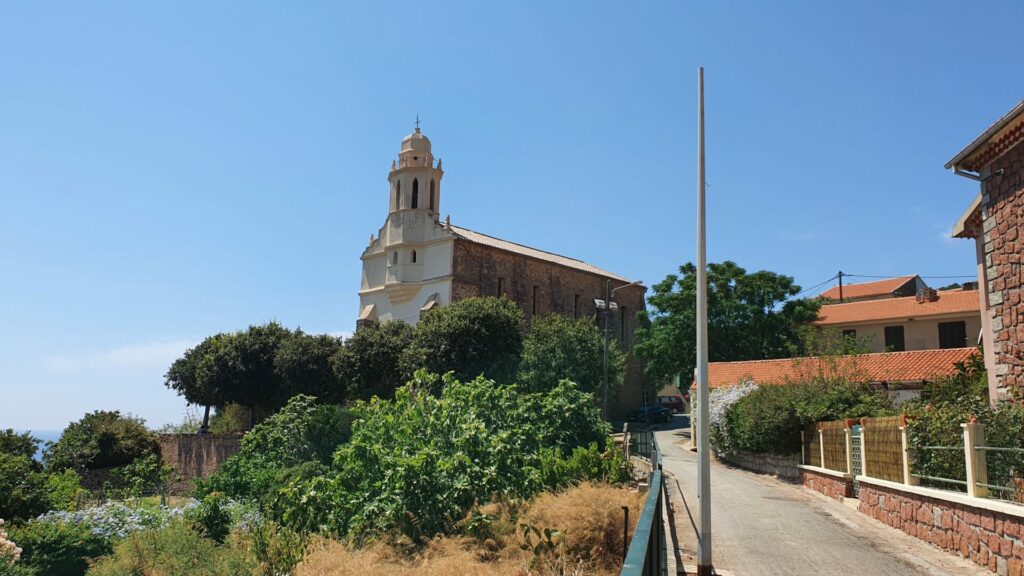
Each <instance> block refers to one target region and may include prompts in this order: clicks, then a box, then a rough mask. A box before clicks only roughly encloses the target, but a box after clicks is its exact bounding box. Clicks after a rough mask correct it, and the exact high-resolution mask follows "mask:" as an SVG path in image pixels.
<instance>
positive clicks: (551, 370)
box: [518, 314, 626, 394]
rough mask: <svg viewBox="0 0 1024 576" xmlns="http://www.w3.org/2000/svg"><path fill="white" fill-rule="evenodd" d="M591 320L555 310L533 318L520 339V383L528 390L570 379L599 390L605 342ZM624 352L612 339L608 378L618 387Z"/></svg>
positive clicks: (624, 362)
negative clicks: (565, 314)
mask: <svg viewBox="0 0 1024 576" xmlns="http://www.w3.org/2000/svg"><path fill="white" fill-rule="evenodd" d="M602 338H603V336H602V334H601V331H600V330H599V329H598V328H597V325H596V324H594V322H593V321H592V320H588V319H572V318H567V317H565V316H561V315H558V314H552V315H551V316H547V317H545V318H541V319H539V320H535V321H534V322H533V324H532V325H531V326H530V330H529V331H528V332H527V334H526V339H525V340H524V341H523V353H522V360H521V361H520V364H519V378H518V383H519V385H520V386H521V387H522V388H523V389H524V390H527V391H529V392H540V391H543V390H549V389H551V388H552V387H553V386H555V385H557V384H558V381H559V380H571V381H573V382H575V383H576V384H577V385H578V386H579V387H580V389H582V390H584V391H586V392H593V393H595V394H596V393H598V392H600V391H601V390H602V385H603V383H604V343H603V341H602ZM625 366H626V356H625V354H623V352H622V350H620V349H619V346H618V345H617V344H615V343H611V344H610V345H609V346H608V382H609V385H610V387H611V388H612V390H613V391H614V390H616V389H617V388H618V383H619V382H620V381H621V380H622V374H623V372H625Z"/></svg>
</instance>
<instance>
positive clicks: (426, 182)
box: [388, 117, 444, 222]
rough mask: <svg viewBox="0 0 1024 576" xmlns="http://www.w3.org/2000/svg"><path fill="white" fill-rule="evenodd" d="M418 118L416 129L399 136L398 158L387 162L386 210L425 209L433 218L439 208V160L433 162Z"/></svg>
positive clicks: (427, 141)
mask: <svg viewBox="0 0 1024 576" xmlns="http://www.w3.org/2000/svg"><path fill="white" fill-rule="evenodd" d="M419 123H420V121H419V118H418V117H417V119H416V129H415V130H413V133H412V134H409V135H408V136H406V137H405V138H403V139H402V150H401V151H400V152H399V153H398V162H397V163H396V162H394V161H392V162H391V173H390V174H388V182H389V183H390V184H391V203H390V206H391V208H390V210H389V212H398V211H399V210H426V211H428V212H429V213H430V214H431V215H432V217H433V219H434V221H435V222H437V221H438V214H439V213H440V212H441V178H442V177H443V176H444V170H442V169H441V161H440V160H438V161H437V165H436V166H435V165H434V155H433V153H431V151H430V139H429V138H427V137H426V136H424V135H423V133H422V132H420V126H419Z"/></svg>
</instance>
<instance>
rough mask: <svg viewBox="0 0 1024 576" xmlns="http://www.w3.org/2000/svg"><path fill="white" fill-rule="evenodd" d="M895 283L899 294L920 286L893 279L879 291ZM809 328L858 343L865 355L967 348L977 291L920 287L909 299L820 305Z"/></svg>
mask: <svg viewBox="0 0 1024 576" xmlns="http://www.w3.org/2000/svg"><path fill="white" fill-rule="evenodd" d="M914 279H916V281H915V280H914ZM898 281H904V283H903V284H901V285H900V287H899V288H898V289H899V290H905V289H906V288H905V287H906V286H924V283H923V282H921V281H920V278H918V277H916V276H910V277H904V278H898V279H893V281H891V282H890V283H889V284H887V285H884V286H885V288H888V287H890V286H893V285H896V284H897V282H898ZM870 284H876V285H878V284H880V283H874V282H872V283H870ZM853 286H857V285H856V284H855V285H853ZM844 292H845V289H844ZM876 292H877V290H876ZM856 293H857V292H855V294H856ZM844 296H845V295H844ZM812 324H813V325H814V326H817V327H819V328H823V329H832V330H836V331H838V332H841V333H842V334H843V335H845V336H851V337H855V338H857V339H858V340H864V341H866V342H867V343H868V345H869V350H870V351H871V352H903V351H913V350H936V349H950V348H964V347H973V346H977V344H978V338H979V336H980V333H981V314H980V313H979V311H978V290H977V288H976V287H975V286H974V285H973V284H970V285H968V286H967V287H966V288H957V289H952V290H933V289H931V288H928V287H927V286H924V287H923V288H921V289H919V290H918V291H917V292H916V293H915V294H913V295H910V296H899V297H891V296H890V297H873V298H870V299H862V300H855V301H852V302H843V303H836V304H825V305H823V306H822V307H821V309H820V310H819V311H818V319H817V320H815V321H814V322H813V323H812Z"/></svg>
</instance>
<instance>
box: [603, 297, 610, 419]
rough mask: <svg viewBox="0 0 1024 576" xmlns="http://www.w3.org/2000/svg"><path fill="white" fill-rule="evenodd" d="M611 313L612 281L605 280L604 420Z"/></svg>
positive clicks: (606, 401) (606, 404)
mask: <svg viewBox="0 0 1024 576" xmlns="http://www.w3.org/2000/svg"><path fill="white" fill-rule="evenodd" d="M611 313H612V281H611V280H605V299H604V313H603V314H602V316H604V405H603V406H604V407H603V409H602V410H603V411H604V419H605V420H608V419H609V418H608V320H609V319H610V318H609V316H610V315H611Z"/></svg>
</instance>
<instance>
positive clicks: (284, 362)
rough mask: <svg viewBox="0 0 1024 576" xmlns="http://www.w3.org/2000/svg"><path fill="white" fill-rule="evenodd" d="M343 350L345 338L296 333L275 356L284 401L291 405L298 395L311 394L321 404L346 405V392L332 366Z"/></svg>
mask: <svg viewBox="0 0 1024 576" xmlns="http://www.w3.org/2000/svg"><path fill="white" fill-rule="evenodd" d="M342 347H343V346H342V340H341V338H338V337H336V336H331V335H328V334H316V335H314V334H306V333H305V332H303V331H302V330H296V331H295V333H294V334H292V335H291V336H290V337H288V338H285V339H284V340H283V341H282V342H281V343H280V345H279V346H278V348H277V352H275V354H274V373H275V374H276V375H277V376H278V377H279V378H280V379H281V382H280V385H281V392H282V393H283V394H282V395H281V396H280V398H281V401H282V402H287V400H288V399H289V398H291V397H292V396H295V395H296V394H308V395H311V396H315V397H316V398H317V399H319V401H320V402H329V403H334V404H339V403H341V402H343V401H344V400H345V397H346V394H345V388H344V385H343V382H342V381H340V380H339V379H338V378H337V377H336V376H335V374H334V370H333V368H332V366H331V359H332V358H333V357H334V355H335V354H337V353H338V351H339V350H341V349H342Z"/></svg>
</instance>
